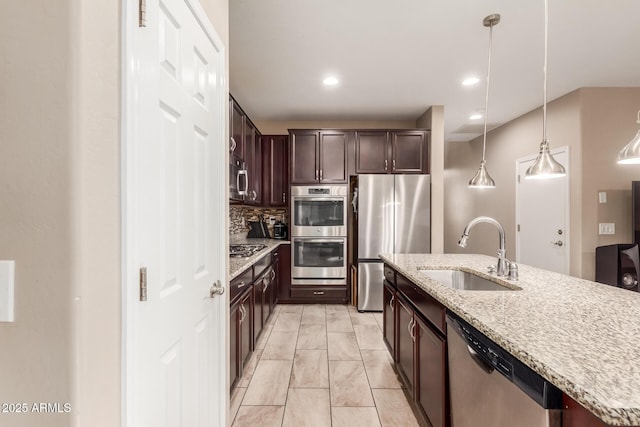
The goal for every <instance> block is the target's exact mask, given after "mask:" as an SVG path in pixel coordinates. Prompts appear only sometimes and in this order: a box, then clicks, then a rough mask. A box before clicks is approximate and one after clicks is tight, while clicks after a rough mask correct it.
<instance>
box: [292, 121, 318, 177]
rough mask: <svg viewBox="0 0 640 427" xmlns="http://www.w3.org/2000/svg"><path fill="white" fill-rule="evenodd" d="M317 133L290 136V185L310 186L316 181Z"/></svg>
mask: <svg viewBox="0 0 640 427" xmlns="http://www.w3.org/2000/svg"><path fill="white" fill-rule="evenodd" d="M319 136H320V135H319V133H318V132H294V133H292V134H291V183H292V184H310V183H311V184H312V183H315V182H317V181H318V164H317V162H316V158H317V156H318V142H319V141H318V138H319Z"/></svg>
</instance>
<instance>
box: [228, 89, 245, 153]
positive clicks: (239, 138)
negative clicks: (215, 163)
mask: <svg viewBox="0 0 640 427" xmlns="http://www.w3.org/2000/svg"><path fill="white" fill-rule="evenodd" d="M229 121H230V123H229V133H231V137H230V138H229V139H230V141H229V158H231V157H232V156H233V157H235V158H237V159H240V160H242V161H244V122H245V114H244V111H242V109H241V108H240V106H239V105H238V103H237V102H236V101H235V99H233V98H230V99H229Z"/></svg>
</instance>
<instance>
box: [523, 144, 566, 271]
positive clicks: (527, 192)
mask: <svg viewBox="0 0 640 427" xmlns="http://www.w3.org/2000/svg"><path fill="white" fill-rule="evenodd" d="M552 154H553V157H554V158H555V159H556V160H557V161H558V162H560V163H561V164H562V166H564V168H565V170H566V171H567V175H565V176H564V177H561V178H553V179H544V180H537V179H534V180H529V179H525V178H524V176H525V173H526V171H527V168H529V166H531V165H532V164H533V162H534V160H535V158H536V156H529V157H525V158H522V159H518V160H516V169H517V170H516V260H517V262H520V263H523V264H527V265H531V266H534V267H538V268H542V269H545V270H550V271H555V272H558V273H563V274H569V148H568V147H562V148H559V149H556V150H553V151H552Z"/></svg>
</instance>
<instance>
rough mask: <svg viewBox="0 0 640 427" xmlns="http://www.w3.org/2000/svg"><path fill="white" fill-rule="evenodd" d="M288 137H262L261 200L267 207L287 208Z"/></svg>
mask: <svg viewBox="0 0 640 427" xmlns="http://www.w3.org/2000/svg"><path fill="white" fill-rule="evenodd" d="M288 151H289V137H288V136H287V135H267V136H263V137H262V158H263V162H262V176H263V179H262V183H263V188H262V196H263V197H262V200H263V202H264V203H265V204H267V205H269V206H287V203H288V200H289V195H288V193H289V181H288V175H289V174H288V171H289V162H288Z"/></svg>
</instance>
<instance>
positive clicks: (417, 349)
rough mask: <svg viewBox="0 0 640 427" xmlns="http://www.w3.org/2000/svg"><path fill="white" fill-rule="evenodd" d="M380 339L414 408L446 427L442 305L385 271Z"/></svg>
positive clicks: (437, 425)
mask: <svg viewBox="0 0 640 427" xmlns="http://www.w3.org/2000/svg"><path fill="white" fill-rule="evenodd" d="M384 277H385V280H384V287H383V300H384V306H383V332H382V333H383V339H384V341H385V343H386V344H387V348H389V351H390V353H391V356H392V357H393V359H394V361H395V367H396V371H397V372H398V375H399V376H400V378H401V379H402V381H403V382H404V385H405V387H406V389H407V391H408V393H409V395H410V396H411V400H412V404H413V405H414V406H415V408H416V409H417V411H416V412H417V413H419V414H420V415H421V416H422V417H423V418H424V419H425V420H426V421H427V423H428V424H429V425H431V426H432V427H447V426H448V425H449V421H448V417H449V416H448V396H447V390H448V385H447V342H446V334H445V324H444V323H443V322H444V316H445V309H444V306H442V304H440V303H439V302H437V301H435V300H434V299H433V298H432V297H431V296H429V295H427V294H426V293H425V292H424V291H422V290H421V289H419V288H418V287H417V286H415V285H414V284H412V283H411V282H410V281H409V280H407V279H406V278H405V277H404V276H402V275H400V274H399V273H396V272H395V271H394V270H393V269H391V268H390V267H389V266H387V265H385V267H384Z"/></svg>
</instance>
